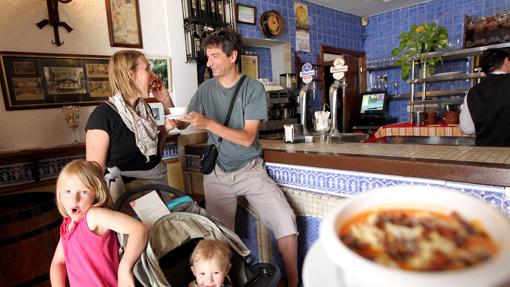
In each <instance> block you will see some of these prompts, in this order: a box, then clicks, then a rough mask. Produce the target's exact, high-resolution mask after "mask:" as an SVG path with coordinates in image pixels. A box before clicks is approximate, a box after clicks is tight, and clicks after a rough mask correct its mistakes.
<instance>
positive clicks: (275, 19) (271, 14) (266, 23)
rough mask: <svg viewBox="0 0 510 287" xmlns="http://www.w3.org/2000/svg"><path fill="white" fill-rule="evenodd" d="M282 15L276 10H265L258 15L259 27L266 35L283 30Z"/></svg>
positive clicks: (274, 34)
mask: <svg viewBox="0 0 510 287" xmlns="http://www.w3.org/2000/svg"><path fill="white" fill-rule="evenodd" d="M283 24H284V23H283V17H282V15H281V14H280V13H278V11H275V10H270V11H266V12H264V13H263V14H262V16H260V27H261V29H262V32H264V34H265V35H266V36H267V37H275V36H278V35H280V34H281V33H282V32H283V27H284V25H283Z"/></svg>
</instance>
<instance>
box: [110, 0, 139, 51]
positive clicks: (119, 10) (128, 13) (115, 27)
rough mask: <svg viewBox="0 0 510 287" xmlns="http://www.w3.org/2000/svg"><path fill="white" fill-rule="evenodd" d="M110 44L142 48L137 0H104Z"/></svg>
mask: <svg viewBox="0 0 510 287" xmlns="http://www.w3.org/2000/svg"><path fill="white" fill-rule="evenodd" d="M105 1H106V16H107V18H108V19H107V20H108V32H109V34H110V46H112V47H128V48H143V43H142V26H141V25H140V9H139V8H138V0H105Z"/></svg>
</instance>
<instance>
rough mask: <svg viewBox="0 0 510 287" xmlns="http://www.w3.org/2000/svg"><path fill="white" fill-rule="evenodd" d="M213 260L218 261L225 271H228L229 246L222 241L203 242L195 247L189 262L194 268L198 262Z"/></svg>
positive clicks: (210, 240)
mask: <svg viewBox="0 0 510 287" xmlns="http://www.w3.org/2000/svg"><path fill="white" fill-rule="evenodd" d="M211 259H215V260H218V262H219V263H220V264H221V266H223V267H224V268H225V270H226V269H228V268H229V267H230V248H229V246H228V245H227V244H226V243H225V242H223V241H221V240H216V239H206V240H202V241H200V242H199V243H198V244H197V246H195V250H193V253H192V254H191V258H190V260H189V262H190V264H191V266H193V265H194V264H195V263H196V262H198V261H208V260H211Z"/></svg>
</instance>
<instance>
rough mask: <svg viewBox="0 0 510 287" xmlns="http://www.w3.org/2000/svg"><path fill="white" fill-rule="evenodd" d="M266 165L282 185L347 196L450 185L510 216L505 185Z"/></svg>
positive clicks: (508, 199) (509, 203) (509, 200)
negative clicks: (402, 187) (403, 187)
mask: <svg viewBox="0 0 510 287" xmlns="http://www.w3.org/2000/svg"><path fill="white" fill-rule="evenodd" d="M266 166H267V170H268V174H269V175H270V176H271V177H272V178H273V180H274V181H275V182H276V183H278V184H279V185H281V186H286V187H291V188H296V189H301V190H307V191H312V192H317V193H323V194H330V195H336V196H343V197H351V196H354V195H356V194H359V193H362V192H365V191H367V190H370V189H373V188H376V187H382V186H390V185H400V184H410V185H427V186H439V187H447V188H451V189H455V190H459V191H461V192H465V193H468V194H471V195H473V196H476V197H478V198H480V199H482V200H485V201H487V202H488V203H490V204H491V205H493V206H495V207H496V208H498V209H500V210H501V211H503V212H505V213H506V214H507V215H509V216H510V197H507V196H505V187H500V186H491V185H480V184H469V183H458V182H450V181H444V180H432V179H424V178H415V177H403V176H392V175H384V174H374V173H367V172H353V171H345V170H336V169H327V168H314V167H303V166H294V165H286V164H278V163H266ZM509 193H510V192H509Z"/></svg>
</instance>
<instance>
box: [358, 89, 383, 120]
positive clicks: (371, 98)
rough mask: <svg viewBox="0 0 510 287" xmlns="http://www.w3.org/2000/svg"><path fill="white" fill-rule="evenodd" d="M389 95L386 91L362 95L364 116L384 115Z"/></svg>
mask: <svg viewBox="0 0 510 287" xmlns="http://www.w3.org/2000/svg"><path fill="white" fill-rule="evenodd" d="M386 98H387V94H386V92H385V91H373V92H366V93H363V94H361V110H360V113H361V114H364V115H369V114H373V115H384V114H385V111H386V102H387V99H386Z"/></svg>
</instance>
